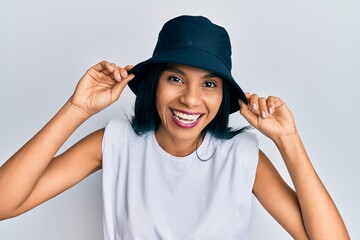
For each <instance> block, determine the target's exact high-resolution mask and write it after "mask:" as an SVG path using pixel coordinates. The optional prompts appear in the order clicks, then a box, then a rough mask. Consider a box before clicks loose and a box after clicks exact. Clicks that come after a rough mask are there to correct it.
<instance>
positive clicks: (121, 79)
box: [69, 61, 135, 118]
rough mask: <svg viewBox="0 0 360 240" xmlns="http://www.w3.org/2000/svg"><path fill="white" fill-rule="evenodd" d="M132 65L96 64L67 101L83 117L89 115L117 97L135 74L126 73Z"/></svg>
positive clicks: (103, 62)
mask: <svg viewBox="0 0 360 240" xmlns="http://www.w3.org/2000/svg"><path fill="white" fill-rule="evenodd" d="M132 67H133V66H131V65H128V66H126V67H124V68H122V67H119V66H116V65H115V64H113V63H109V62H106V61H102V62H100V63H98V64H96V65H95V66H93V67H91V68H90V69H89V70H88V71H87V72H86V73H85V74H84V76H83V77H82V78H81V79H80V81H79V83H78V85H77V87H76V89H75V92H74V94H73V95H72V96H71V98H70V99H69V102H70V103H71V105H72V106H74V107H76V108H77V109H78V110H79V111H80V112H81V113H82V114H83V115H84V117H85V118H89V117H91V116H92V115H94V114H95V113H97V112H99V111H101V110H103V109H104V108H106V107H108V106H109V105H110V104H112V103H114V102H115V101H116V100H118V99H119V97H120V94H121V93H122V91H123V90H124V88H125V86H126V85H127V83H128V82H129V81H130V80H131V79H133V78H134V76H135V75H134V74H128V71H130V69H132Z"/></svg>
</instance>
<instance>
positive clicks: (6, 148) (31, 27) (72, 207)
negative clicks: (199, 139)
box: [0, 0, 360, 240]
mask: <svg viewBox="0 0 360 240" xmlns="http://www.w3.org/2000/svg"><path fill="white" fill-rule="evenodd" d="M359 12H360V4H359V2H358V1H355V0H354V1H351V0H337V1H334V0H326V1H325V0H315V1H314V0H311V1H310V0H304V1H287V0H277V1H276V0H258V1H244V0H240V1H239V0H223V1H213V2H212V1H209V0H201V1H194V0H182V1H176V2H175V1H164V0H154V1H139V0H132V1H119V0H118V1H115V0H104V1H94V0H86V1H85V0H77V1H73V0H71V1H70V0H62V1H45V0H32V1H25V0H12V1H5V0H1V2H0V83H1V84H0V89H1V94H0V116H1V117H0V164H2V163H3V162H5V161H6V159H8V158H9V157H10V156H11V155H12V154H13V153H14V152H15V151H17V149H18V148H20V147H21V146H22V145H23V144H24V143H25V142H26V141H27V140H28V139H29V138H31V137H32V136H33V135H34V134H35V133H36V132H37V131H38V130H39V129H40V128H41V127H42V126H43V125H44V124H45V123H46V122H47V121H48V120H49V119H50V118H51V117H52V116H53V115H54V114H55V113H56V112H57V110H58V109H59V108H60V107H61V106H62V105H63V104H64V103H65V101H66V100H67V99H68V98H69V97H70V95H71V94H72V92H73V89H74V88H75V86H76V83H77V81H78V79H79V78H80V77H81V76H82V74H83V73H84V72H85V71H86V70H87V69H88V68H89V67H90V66H92V65H94V64H95V63H97V62H99V61H101V60H108V61H112V62H115V63H117V64H118V65H126V64H136V63H138V62H140V61H143V60H145V59H147V58H149V57H150V55H151V54H152V50H153V48H154V46H155V42H156V39H157V34H158V32H159V30H160V28H161V27H162V25H163V23H165V22H166V21H167V20H169V19H171V18H173V17H175V16H178V15H182V14H190V15H205V16H207V17H209V18H210V19H211V20H212V21H213V22H215V23H217V24H219V25H222V26H224V27H225V28H226V29H227V30H228V32H229V34H230V37H231V40H232V44H233V75H234V76H235V78H236V79H237V81H238V82H239V83H240V85H241V86H242V87H243V89H245V90H246V91H249V92H256V93H258V94H260V95H263V96H268V95H278V96H280V97H281V98H283V99H284V100H285V101H286V103H287V104H288V105H289V106H290V108H291V109H292V111H293V114H294V115H295V119H296V122H297V126H298V129H299V131H300V133H301V136H302V138H303V141H304V143H305V145H306V147H307V150H308V153H309V155H310V157H311V159H312V161H313V164H314V166H315V168H316V169H317V171H318V173H319V175H320V177H321V179H322V180H323V182H324V183H325V185H326V186H327V189H328V191H329V192H330V194H331V195H332V197H333V199H334V201H335V203H336V204H337V207H338V208H339V210H340V212H341V214H342V216H343V218H344V220H345V222H346V224H347V227H348V230H349V232H350V234H351V237H352V239H360V230H359V229H360V228H359V224H360V216H359V213H360V209H359V202H360V190H359V183H360V177H359V174H358V171H359V168H360V164H359V160H360V159H359V156H358V150H359V148H360V144H359V140H358V138H357V137H358V136H359V134H360V126H359V122H360V121H359V120H360V119H359V117H360V114H359V110H360V107H359V104H360V101H359V100H360V99H359V80H360V48H359V43H360V33H359V31H360V26H359V25H360V17H359ZM133 102H134V95H133V94H132V93H131V91H130V90H129V89H126V90H125V91H124V93H123V95H122V96H121V99H120V100H119V101H118V102H117V103H115V104H114V105H112V106H111V107H109V108H108V109H106V110H104V111H103V112H102V113H100V114H97V115H96V116H94V117H93V118H92V119H90V120H89V121H88V122H86V123H85V124H83V125H82V126H81V127H80V128H79V130H78V131H77V132H76V133H75V134H74V135H73V136H72V137H71V138H70V139H69V141H68V142H67V143H66V144H65V145H64V147H63V148H62V149H61V151H63V150H64V149H66V148H68V147H69V146H71V145H72V144H73V143H75V142H76V141H77V140H79V139H80V138H82V137H83V136H85V135H86V134H88V133H90V132H92V131H94V130H96V129H98V128H101V127H103V126H105V124H106V123H107V121H108V120H109V119H110V118H111V117H112V116H122V115H123V113H124V112H125V113H126V114H130V113H131V110H132V105H133ZM231 124H232V125H233V126H243V125H244V124H246V123H245V122H244V120H243V119H242V117H241V116H240V115H239V114H237V113H235V114H233V115H232V116H231ZM260 140H261V148H262V149H263V150H264V151H265V152H266V153H267V155H268V156H269V157H270V158H271V159H272V160H273V163H274V164H275V165H276V167H277V168H278V170H279V171H280V173H281V174H282V175H283V176H284V178H285V179H286V181H288V182H290V180H289V176H288V173H287V171H286V168H285V167H284V164H283V162H282V160H281V159H280V156H279V154H278V153H277V151H276V149H275V146H274V145H273V144H272V143H271V142H270V141H269V140H267V139H265V138H264V137H261V136H260ZM49 144H51V143H49ZM0 197H1V196H0ZM101 204H102V200H101V171H99V172H97V173H95V174H93V175H92V176H90V177H89V178H87V179H86V180H84V181H83V182H82V183H80V184H79V185H77V186H75V187H73V188H72V189H70V190H68V191H66V192H65V193H63V194H61V195H60V196H58V197H56V198H54V199H52V200H50V201H48V202H47V203H45V204H43V205H41V206H39V207H37V208H36V209H34V210H32V211H30V212H28V213H26V214H24V215H22V216H19V217H17V218H13V219H9V220H5V221H2V222H0V239H4V240H12V239H36V240H45V239H46V240H48V239H53V240H57V239H59V240H60V239H68V240H69V239H70V240H71V239H74V240H75V239H77V240H79V239H89V240H93V239H94V240H95V239H102V213H101V211H102V210H101ZM250 239H291V238H290V237H289V235H288V234H287V233H286V232H285V231H284V230H283V229H282V228H281V227H280V226H279V225H278V224H277V223H276V222H275V221H274V220H273V219H272V218H271V217H270V216H269V214H268V213H267V212H265V211H264V210H263V208H262V207H261V205H260V204H259V203H258V202H257V200H256V199H254V211H253V217H252V226H251V229H250Z"/></svg>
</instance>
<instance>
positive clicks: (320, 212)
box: [240, 94, 350, 239]
mask: <svg viewBox="0 0 360 240" xmlns="http://www.w3.org/2000/svg"><path fill="white" fill-rule="evenodd" d="M247 97H248V99H249V105H246V104H241V110H240V112H241V114H242V115H243V116H244V117H245V118H246V119H247V120H248V121H249V123H250V124H252V125H253V126H254V127H255V128H257V129H258V130H259V131H260V132H262V133H263V134H264V135H266V136H267V137H269V138H270V139H271V140H272V141H273V142H274V143H275V145H276V146H277V148H278V149H279V151H280V154H281V155H282V157H283V160H284V162H285V164H286V167H287V169H288V171H289V174H290V177H291V179H292V182H293V184H294V187H295V190H296V192H293V191H292V190H291V189H289V188H288V187H287V185H286V184H285V183H284V182H283V180H282V179H281V178H280V177H279V176H278V173H277V172H276V170H275V169H274V168H273V166H272V165H271V164H270V162H269V161H268V159H267V157H266V156H265V155H264V154H260V162H259V166H258V170H257V171H258V172H257V174H256V178H257V179H256V180H255V185H254V193H255V195H256V196H257V197H258V198H259V200H260V202H261V203H262V204H263V205H264V206H265V208H266V209H267V210H268V211H269V212H270V214H271V215H273V216H274V217H275V219H276V220H277V221H279V222H280V224H282V225H283V226H284V227H285V229H286V230H287V231H288V232H289V233H290V234H292V235H293V234H295V233H296V232H298V233H296V236H302V237H301V238H304V239H306V238H305V237H304V236H305V235H304V234H301V233H300V232H301V229H305V231H306V234H307V235H308V237H309V238H310V239H349V238H350V237H349V235H348V232H347V230H346V227H345V224H344V222H343V220H342V218H341V216H340V214H339V212H338V210H337V208H336V206H335V204H334V202H333V201H332V199H331V197H330V195H329V194H328V192H327V191H326V188H325V187H324V185H323V184H322V182H321V180H320V178H319V177H318V175H317V173H316V171H315V169H314V168H313V166H312V164H311V161H310V159H309V157H308V155H307V153H306V150H305V148H304V146H303V144H302V142H301V139H300V137H299V134H298V132H297V129H296V126H295V122H294V119H293V116H292V114H291V112H290V110H289V109H288V108H287V106H286V105H285V103H284V102H283V101H281V100H280V99H279V98H277V97H269V98H267V99H265V98H258V96H257V95H255V94H254V95H252V96H250V95H249V94H247ZM271 183H272V184H271ZM265 191H273V195H274V196H275V199H277V200H275V201H274V200H273V199H270V198H269V197H267V196H266V194H264V192H265ZM283 206H286V207H285V208H288V209H290V215H291V216H292V217H293V221H290V222H289V221H288V217H289V216H287V214H286V213H285V212H284V208H283ZM299 218H300V219H299ZM302 225H303V226H302ZM298 234H299V235H298ZM299 238H300V237H299Z"/></svg>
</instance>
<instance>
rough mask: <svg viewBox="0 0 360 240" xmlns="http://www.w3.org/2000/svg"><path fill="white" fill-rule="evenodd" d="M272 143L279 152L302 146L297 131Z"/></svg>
mask: <svg viewBox="0 0 360 240" xmlns="http://www.w3.org/2000/svg"><path fill="white" fill-rule="evenodd" d="M273 141H274V143H275V145H276V146H277V147H278V149H279V150H280V151H281V150H282V149H288V148H293V147H296V146H299V145H302V143H301V139H300V135H299V133H298V132H297V131H296V132H294V133H292V134H289V135H286V136H282V137H279V138H277V139H275V140H273Z"/></svg>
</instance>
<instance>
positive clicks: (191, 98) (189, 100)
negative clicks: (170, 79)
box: [180, 86, 201, 108]
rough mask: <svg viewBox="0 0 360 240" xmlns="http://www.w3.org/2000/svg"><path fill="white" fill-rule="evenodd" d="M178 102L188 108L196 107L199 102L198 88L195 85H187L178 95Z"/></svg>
mask: <svg viewBox="0 0 360 240" xmlns="http://www.w3.org/2000/svg"><path fill="white" fill-rule="evenodd" d="M180 102H181V103H182V104H184V105H186V106H187V107H189V108H192V107H196V106H198V105H200V104H201V93H200V89H198V88H197V87H195V86H188V87H186V88H185V89H184V92H183V93H182V94H181V96H180Z"/></svg>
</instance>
